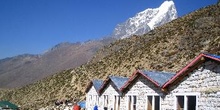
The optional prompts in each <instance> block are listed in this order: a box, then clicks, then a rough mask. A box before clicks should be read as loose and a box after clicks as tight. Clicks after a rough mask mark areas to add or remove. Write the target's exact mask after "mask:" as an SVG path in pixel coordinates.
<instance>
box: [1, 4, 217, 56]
mask: <svg viewBox="0 0 220 110" xmlns="http://www.w3.org/2000/svg"><path fill="white" fill-rule="evenodd" d="M163 1H164V0H157V1H155V0H138V1H127V0H106V1H101V0H65V1H64V0H1V1H0V14H1V15H0V52H1V54H0V59H2V58H5V57H11V56H15V55H19V54H24V53H31V54H39V53H42V52H44V51H45V50H47V49H49V48H51V47H52V46H54V45H56V44H58V43H60V42H78V41H79V42H84V41H87V40H89V39H99V38H100V37H103V36H106V35H109V34H111V33H112V31H113V29H114V28H115V26H116V25H117V24H119V23H122V22H124V21H125V20H127V19H128V18H130V17H133V16H134V15H135V14H136V13H138V12H141V11H143V10H145V9H147V8H156V7H159V6H160V4H161V3H163ZM216 2H217V0H202V1H201V0H193V1H187V0H174V3H175V6H176V8H177V11H178V16H183V15H185V14H187V13H190V12H192V11H194V10H197V9H199V8H201V7H204V6H207V5H210V4H215V3H216Z"/></svg>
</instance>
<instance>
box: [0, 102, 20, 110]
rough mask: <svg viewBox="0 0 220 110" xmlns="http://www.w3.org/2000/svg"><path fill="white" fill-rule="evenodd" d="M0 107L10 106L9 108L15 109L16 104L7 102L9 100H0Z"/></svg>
mask: <svg viewBox="0 0 220 110" xmlns="http://www.w3.org/2000/svg"><path fill="white" fill-rule="evenodd" d="M0 107H1V108H10V109H17V108H18V106H17V105H15V104H13V103H11V102H9V101H0Z"/></svg>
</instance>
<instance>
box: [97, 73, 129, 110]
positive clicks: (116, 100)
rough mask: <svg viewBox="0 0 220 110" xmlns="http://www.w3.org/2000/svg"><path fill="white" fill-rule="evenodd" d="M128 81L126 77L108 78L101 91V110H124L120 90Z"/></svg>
mask: <svg viewBox="0 0 220 110" xmlns="http://www.w3.org/2000/svg"><path fill="white" fill-rule="evenodd" d="M127 80H128V78H126V77H119V76H108V78H107V79H106V80H105V81H104V83H103V84H102V86H101V88H100V90H99V94H100V95H101V100H102V103H101V104H100V105H99V110H103V109H104V110H122V108H124V106H123V105H124V104H123V103H122V102H123V101H122V100H123V97H121V92H120V90H119V89H120V88H121V87H122V85H123V84H124V83H125V82H126V81H127Z"/></svg>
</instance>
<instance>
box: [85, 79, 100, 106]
mask: <svg viewBox="0 0 220 110" xmlns="http://www.w3.org/2000/svg"><path fill="white" fill-rule="evenodd" d="M102 83H103V81H102V80H97V79H96V80H92V81H90V83H89V85H88V86H87V88H86V108H87V110H93V107H94V106H95V105H98V104H99V103H100V101H99V99H100V97H99V94H98V91H99V89H100V87H101V85H102Z"/></svg>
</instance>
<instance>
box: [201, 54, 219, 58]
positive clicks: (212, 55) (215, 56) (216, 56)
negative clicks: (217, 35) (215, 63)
mask: <svg viewBox="0 0 220 110" xmlns="http://www.w3.org/2000/svg"><path fill="white" fill-rule="evenodd" d="M205 55H208V56H211V57H214V58H218V59H220V56H219V55H215V54H205Z"/></svg>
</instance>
